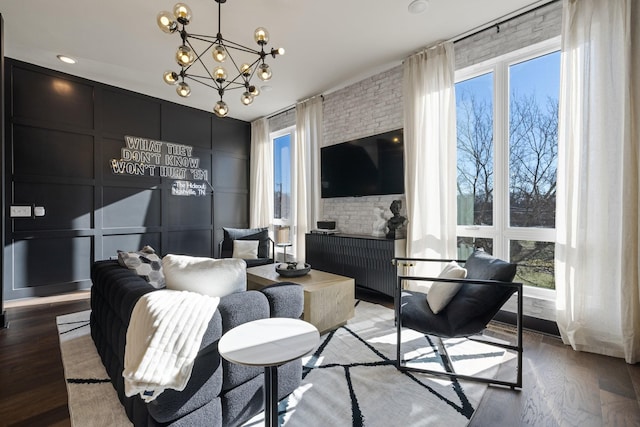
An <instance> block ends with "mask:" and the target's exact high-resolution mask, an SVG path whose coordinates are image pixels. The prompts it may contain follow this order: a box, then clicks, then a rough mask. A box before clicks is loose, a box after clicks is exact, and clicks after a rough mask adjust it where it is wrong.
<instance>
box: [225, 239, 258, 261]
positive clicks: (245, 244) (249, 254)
mask: <svg viewBox="0 0 640 427" xmlns="http://www.w3.org/2000/svg"><path fill="white" fill-rule="evenodd" d="M259 243H260V242H259V241H258V240H234V241H233V255H231V257H232V258H240V259H258V244H259Z"/></svg>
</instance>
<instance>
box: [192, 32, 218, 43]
mask: <svg viewBox="0 0 640 427" xmlns="http://www.w3.org/2000/svg"><path fill="white" fill-rule="evenodd" d="M188 37H190V38H192V39H195V40H200V41H202V42H206V43H211V44H217V43H218V40H219V39H218V37H214V36H208V35H206V34H192V33H189V35H188Z"/></svg>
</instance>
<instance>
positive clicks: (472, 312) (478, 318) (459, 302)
mask: <svg viewBox="0 0 640 427" xmlns="http://www.w3.org/2000/svg"><path fill="white" fill-rule="evenodd" d="M465 268H466V270H467V278H466V279H464V280H497V281H503V282H512V281H513V278H514V277H515V274H516V265H515V264H511V263H508V262H506V261H502V260H500V259H498V258H495V257H493V256H491V255H489V254H487V253H485V252H484V251H475V252H474V253H473V254H471V256H469V258H468V259H467V261H466V262H465ZM464 280H462V282H463V284H462V286H461V287H460V290H459V291H458V293H457V294H456V295H455V296H454V297H453V299H452V300H451V301H450V302H449V304H448V305H447V306H446V307H445V308H444V309H443V310H442V311H440V312H439V313H438V314H435V313H434V312H433V311H432V310H431V308H430V307H429V304H428V303H427V301H426V298H425V295H424V294H423V293H421V292H410V291H403V292H402V299H401V301H400V304H401V306H402V324H403V326H406V327H409V328H411V329H415V330H417V331H420V332H422V333H425V334H431V335H438V336H444V337H466V336H470V335H474V334H477V333H480V332H481V331H482V330H483V329H484V328H485V327H486V325H487V323H489V321H490V320H491V319H493V317H494V316H495V315H496V313H497V312H498V311H500V308H501V307H502V306H503V305H504V303H505V302H507V300H508V299H509V298H510V297H511V295H512V294H513V293H514V292H515V288H512V287H508V286H504V285H499V284H475V283H465V282H464Z"/></svg>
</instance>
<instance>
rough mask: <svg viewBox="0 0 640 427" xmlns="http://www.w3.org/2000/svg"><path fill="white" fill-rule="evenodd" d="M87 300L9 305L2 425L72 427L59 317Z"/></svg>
mask: <svg viewBox="0 0 640 427" xmlns="http://www.w3.org/2000/svg"><path fill="white" fill-rule="evenodd" d="M88 308H89V300H88V299H84V300H80V301H71V302H58V303H47V304H42V305H28V306H24V307H15V308H6V313H7V319H8V321H9V327H8V328H7V329H1V330H0V393H2V394H1V395H2V397H1V398H0V425H1V426H16V427H17V426H30V427H31V426H61V427H62V426H70V425H71V423H70V422H69V410H68V407H67V386H66V384H65V382H64V373H63V370H62V359H61V358H60V345H59V343H58V332H57V328H56V316H60V315H62V314H67V313H73V312H76V311H81V310H87V309H88Z"/></svg>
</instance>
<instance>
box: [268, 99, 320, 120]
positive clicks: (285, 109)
mask: <svg viewBox="0 0 640 427" xmlns="http://www.w3.org/2000/svg"><path fill="white" fill-rule="evenodd" d="M316 96H319V97H320V98H322V99H323V100H324V95H323V94H319V95H313V96H309V97H307V98H304V99H301V100H300V101H296V103H295V104H293V105H289V106H288V107H284V108H282V109H280V110H278V111H276V112H275V113H271V114H269V115H268V116H267V117H265V118H266V119H267V120H269V119H270V118H272V117H275V116H278V115H280V114H284V113H287V112H289V111H291V110H293V109H295V108H296V105H298V104H299V103H301V102H305V101H308V100H310V99H311V98H315V97H316Z"/></svg>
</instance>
